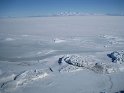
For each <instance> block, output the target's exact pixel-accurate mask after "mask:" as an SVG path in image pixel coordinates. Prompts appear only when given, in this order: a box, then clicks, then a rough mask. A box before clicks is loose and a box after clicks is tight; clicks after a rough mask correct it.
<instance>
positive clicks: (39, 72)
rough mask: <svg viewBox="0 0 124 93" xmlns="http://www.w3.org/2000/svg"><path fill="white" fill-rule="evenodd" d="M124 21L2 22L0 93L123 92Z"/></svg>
mask: <svg viewBox="0 0 124 93" xmlns="http://www.w3.org/2000/svg"><path fill="white" fill-rule="evenodd" d="M123 24H124V17H123V16H69V17H68V16H66V17H65V16H63V17H29V18H28V17H27V18H4V19H2V18H1V19H0V93H124V26H123Z"/></svg>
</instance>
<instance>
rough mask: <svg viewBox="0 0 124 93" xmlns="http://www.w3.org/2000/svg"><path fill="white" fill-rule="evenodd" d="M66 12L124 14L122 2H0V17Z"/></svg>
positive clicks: (102, 0) (123, 0)
mask: <svg viewBox="0 0 124 93" xmlns="http://www.w3.org/2000/svg"><path fill="white" fill-rule="evenodd" d="M66 11H67V12H80V13H94V14H124V0H0V17H4V16H12V17H19V16H39V15H51V14H56V13H59V12H66Z"/></svg>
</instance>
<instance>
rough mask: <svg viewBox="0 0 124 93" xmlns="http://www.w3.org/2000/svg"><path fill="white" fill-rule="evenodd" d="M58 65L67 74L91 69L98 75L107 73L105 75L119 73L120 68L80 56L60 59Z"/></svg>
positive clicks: (68, 56)
mask: <svg viewBox="0 0 124 93" xmlns="http://www.w3.org/2000/svg"><path fill="white" fill-rule="evenodd" d="M58 63H59V65H61V66H62V68H61V69H60V70H63V71H67V72H72V71H70V70H72V69H73V70H77V69H89V70H92V71H94V72H96V73H105V74H109V73H113V72H117V71H118V68H117V67H113V66H112V65H111V64H106V63H102V62H98V61H97V60H96V59H95V58H94V59H93V58H92V57H81V56H79V55H67V56H63V57H61V58H59V60H58ZM74 68H75V69H74ZM60 72H61V71H60Z"/></svg>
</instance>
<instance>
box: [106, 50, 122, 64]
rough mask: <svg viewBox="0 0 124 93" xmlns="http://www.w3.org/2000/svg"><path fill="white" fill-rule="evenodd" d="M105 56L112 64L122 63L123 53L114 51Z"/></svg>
mask: <svg viewBox="0 0 124 93" xmlns="http://www.w3.org/2000/svg"><path fill="white" fill-rule="evenodd" d="M107 56H108V57H109V58H111V59H112V62H113V63H123V62H124V52H123V51H121V52H117V51H114V52H112V53H110V54H107Z"/></svg>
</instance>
